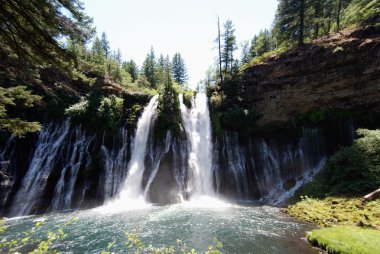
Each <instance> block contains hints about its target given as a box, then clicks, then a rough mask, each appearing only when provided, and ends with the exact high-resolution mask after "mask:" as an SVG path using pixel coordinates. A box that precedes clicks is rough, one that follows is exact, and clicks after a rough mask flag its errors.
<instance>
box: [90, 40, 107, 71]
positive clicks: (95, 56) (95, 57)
mask: <svg viewBox="0 0 380 254" xmlns="http://www.w3.org/2000/svg"><path fill="white" fill-rule="evenodd" d="M91 59H92V61H93V62H94V63H96V64H101V65H103V64H105V60H106V59H105V53H104V49H103V47H102V42H101V40H100V39H99V38H98V37H95V40H94V42H93V43H92V48H91Z"/></svg>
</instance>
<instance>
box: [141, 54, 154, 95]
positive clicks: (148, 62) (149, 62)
mask: <svg viewBox="0 0 380 254" xmlns="http://www.w3.org/2000/svg"><path fill="white" fill-rule="evenodd" d="M155 70H156V57H155V55H154V50H153V47H152V48H151V49H150V52H149V53H148V54H147V56H146V58H145V61H144V63H143V72H144V76H145V78H146V79H147V81H148V82H149V84H150V86H151V87H152V88H156V87H157V79H156V71H155Z"/></svg>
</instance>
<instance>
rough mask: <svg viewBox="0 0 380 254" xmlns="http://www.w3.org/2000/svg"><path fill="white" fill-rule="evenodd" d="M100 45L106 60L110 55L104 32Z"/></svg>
mask: <svg viewBox="0 0 380 254" xmlns="http://www.w3.org/2000/svg"><path fill="white" fill-rule="evenodd" d="M101 45H102V49H103V52H104V54H105V56H106V58H108V57H109V55H110V51H111V47H110V43H109V41H108V39H107V35H106V33H105V32H103V33H102V39H101Z"/></svg>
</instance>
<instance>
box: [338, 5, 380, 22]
mask: <svg viewBox="0 0 380 254" xmlns="http://www.w3.org/2000/svg"><path fill="white" fill-rule="evenodd" d="M379 13H380V2H379V1H377V0H367V1H363V0H352V2H351V3H350V4H349V5H348V6H347V8H346V9H345V10H344V12H343V14H342V24H343V26H344V27H353V26H356V25H358V24H360V23H361V22H363V21H365V20H366V19H368V18H370V17H372V16H374V15H378V14H379Z"/></svg>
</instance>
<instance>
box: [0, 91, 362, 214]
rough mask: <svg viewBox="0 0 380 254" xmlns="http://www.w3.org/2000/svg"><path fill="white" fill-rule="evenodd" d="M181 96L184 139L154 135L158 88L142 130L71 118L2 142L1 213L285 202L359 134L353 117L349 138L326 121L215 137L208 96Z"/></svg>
mask: <svg viewBox="0 0 380 254" xmlns="http://www.w3.org/2000/svg"><path fill="white" fill-rule="evenodd" d="M179 101H180V113H181V120H182V127H183V131H182V132H181V133H180V135H178V136H176V135H174V134H173V133H171V132H170V131H166V133H165V135H164V136H163V137H157V136H156V135H155V133H154V128H153V127H154V121H155V118H156V111H157V106H158V95H156V96H154V97H153V98H152V99H151V100H150V102H149V104H148V105H147V106H146V107H145V108H144V110H143V112H142V115H141V117H140V118H139V120H138V123H137V128H136V131H135V135H134V136H133V137H132V136H131V135H130V134H129V131H127V127H128V126H127V125H126V126H123V127H121V128H120V129H119V131H118V132H117V133H114V134H113V133H112V134H111V135H110V133H104V134H103V135H101V134H100V135H99V133H96V132H91V131H90V130H87V132H88V133H86V131H85V130H84V128H81V126H80V125H79V126H78V125H74V124H72V123H71V122H70V119H66V120H64V121H62V122H51V123H45V124H44V125H43V129H42V131H41V132H40V133H39V136H38V139H37V138H34V139H30V140H26V141H25V142H21V141H22V140H21V139H18V138H15V137H13V136H9V138H8V139H3V141H2V142H3V143H1V146H2V147H0V169H1V170H2V173H6V174H5V175H4V176H1V177H2V178H1V179H0V180H1V185H0V187H1V192H0V204H1V206H0V212H1V213H2V214H4V215H7V216H20V215H28V214H36V213H44V212H49V211H61V210H69V209H76V208H89V207H95V206H100V205H102V204H105V206H104V208H105V209H106V208H107V207H108V208H110V210H113V211H114V210H124V209H131V208H132V209H134V208H139V207H146V205H147V203H148V202H151V203H155V204H163V205H165V204H173V203H184V204H186V205H191V204H193V205H195V206H197V205H206V206H210V205H212V206H217V205H218V202H219V201H217V200H218V199H217V198H220V197H225V198H227V199H232V200H237V201H243V202H246V201H248V202H250V201H261V202H264V203H267V204H268V203H269V204H273V205H278V204H281V203H283V202H284V201H286V199H287V198H289V197H290V196H292V195H293V194H294V192H295V190H296V189H297V188H299V187H300V186H301V185H302V184H304V183H306V182H308V181H309V180H310V179H311V178H312V177H313V176H314V175H315V174H316V173H317V172H318V171H319V170H320V169H321V168H322V167H323V165H324V164H325V162H326V159H327V158H328V156H329V155H330V154H331V152H330V153H329V152H328V151H329V150H330V151H333V150H334V149H336V146H337V145H343V144H344V145H349V144H350V143H351V142H352V140H353V138H354V129H355V128H354V124H353V121H352V119H348V120H349V121H347V123H342V124H341V126H340V127H339V128H337V130H336V131H337V133H339V134H340V135H332V134H331V130H330V129H328V128H326V127H323V126H320V127H314V128H306V127H304V128H302V129H299V130H298V133H297V134H296V135H294V136H291V137H287V136H286V135H282V134H281V135H277V136H275V135H274V136H270V135H267V136H260V135H257V136H256V135H251V136H245V135H242V134H240V133H237V132H233V131H227V130H224V131H222V132H221V133H220V135H218V136H215V137H214V139H213V136H212V130H211V129H212V128H211V121H210V112H209V108H208V98H207V97H206V95H205V94H201V93H198V94H197V95H196V96H195V97H194V98H192V101H191V103H192V105H191V107H190V108H188V107H187V106H186V105H185V104H184V102H183V96H182V95H179ZM342 130H344V131H342ZM90 133H91V134H90ZM128 134H129V135H128ZM332 137H333V138H332ZM26 145H29V146H30V147H29V150H27V151H26V152H25V153H24V151H25V149H26V148H25V146H26ZM23 153H24V154H23ZM5 176H6V177H5ZM215 201H216V202H215Z"/></svg>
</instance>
